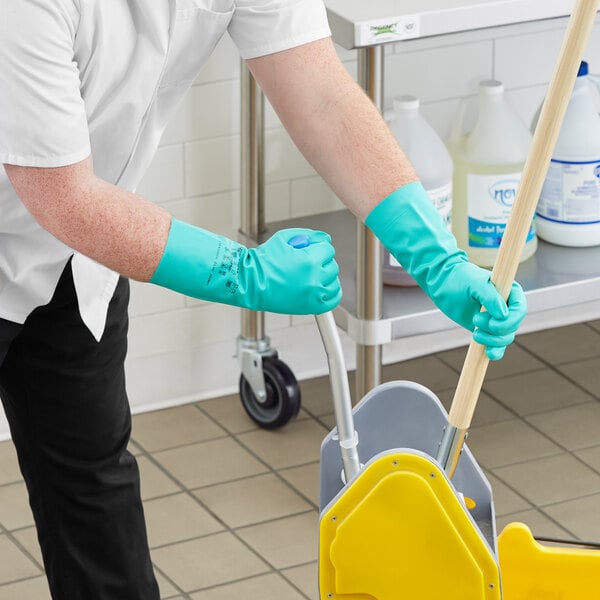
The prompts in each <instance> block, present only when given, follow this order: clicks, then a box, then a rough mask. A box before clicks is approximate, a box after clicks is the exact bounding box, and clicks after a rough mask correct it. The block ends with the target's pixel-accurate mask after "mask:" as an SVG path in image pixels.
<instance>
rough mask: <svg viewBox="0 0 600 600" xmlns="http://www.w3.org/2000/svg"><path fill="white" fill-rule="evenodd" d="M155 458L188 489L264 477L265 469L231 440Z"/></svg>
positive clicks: (165, 452) (169, 451) (227, 439)
mask: <svg viewBox="0 0 600 600" xmlns="http://www.w3.org/2000/svg"><path fill="white" fill-rule="evenodd" d="M154 457H155V458H156V460H157V461H158V462H159V463H160V464H161V465H162V466H163V467H164V468H166V469H167V470H168V471H169V472H170V473H171V474H173V476H174V477H175V478H176V479H177V480H178V481H181V482H182V483H183V484H184V485H185V486H186V487H188V488H196V487H200V486H204V485H212V484H215V483H223V482H225V481H230V480H232V479H240V478H242V477H247V476H249V475H257V474H259V473H264V472H265V471H267V468H266V467H265V466H264V465H262V464H261V463H260V462H259V461H258V460H256V459H255V458H254V457H253V456H252V455H251V454H250V453H249V452H247V451H246V450H244V449H243V448H242V447H241V446H240V445H239V444H237V443H236V442H235V441H234V440H233V439H231V438H222V439H218V440H211V441H209V442H202V443H200V444H192V445H190V446H184V447H183V448H176V449H174V450H166V451H164V452H157V453H156V454H155V455H154Z"/></svg>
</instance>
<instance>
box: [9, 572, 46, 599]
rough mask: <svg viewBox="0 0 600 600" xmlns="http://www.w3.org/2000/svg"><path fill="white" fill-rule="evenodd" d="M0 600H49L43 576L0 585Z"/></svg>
mask: <svg viewBox="0 0 600 600" xmlns="http://www.w3.org/2000/svg"><path fill="white" fill-rule="evenodd" d="M0 600H50V590H49V589H48V583H47V581H46V578H45V577H35V578H34V579H27V580H25V581H19V582H17V583H11V584H8V585H5V586H4V585H3V586H2V587H0Z"/></svg>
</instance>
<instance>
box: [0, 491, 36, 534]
mask: <svg viewBox="0 0 600 600" xmlns="http://www.w3.org/2000/svg"><path fill="white" fill-rule="evenodd" d="M0 523H2V525H4V527H6V529H9V530H11V529H20V528H21V527H29V526H31V525H33V515H32V514H31V509H30V508H29V499H28V497H27V490H26V489H25V484H24V483H12V484H10V485H5V486H2V487H0Z"/></svg>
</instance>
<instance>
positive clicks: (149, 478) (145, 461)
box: [137, 456, 181, 500]
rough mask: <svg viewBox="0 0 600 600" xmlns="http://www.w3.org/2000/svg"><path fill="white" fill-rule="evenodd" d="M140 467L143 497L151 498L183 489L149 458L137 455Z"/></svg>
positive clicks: (145, 498)
mask: <svg viewBox="0 0 600 600" xmlns="http://www.w3.org/2000/svg"><path fill="white" fill-rule="evenodd" d="M137 461H138V465H139V467H140V480H141V490H142V499H143V500H149V499H151V498H157V497H159V496H166V495H168V494H174V493H175V492H179V491H181V488H180V487H179V486H178V485H177V484H176V483H175V482H174V481H173V480H172V479H171V478H170V477H169V476H168V475H166V474H165V473H164V472H163V471H162V470H161V469H160V468H159V467H157V466H156V465H155V464H154V463H153V462H152V461H151V460H150V459H149V458H147V457H145V456H138V457H137Z"/></svg>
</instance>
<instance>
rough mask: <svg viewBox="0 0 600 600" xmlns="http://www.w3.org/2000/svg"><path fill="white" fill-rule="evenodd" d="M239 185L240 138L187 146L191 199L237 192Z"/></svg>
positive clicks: (186, 173) (186, 169) (187, 173)
mask: <svg viewBox="0 0 600 600" xmlns="http://www.w3.org/2000/svg"><path fill="white" fill-rule="evenodd" d="M281 178H283V175H282V176H281ZM239 182H240V138H239V136H230V137H222V138H212V139H208V140H201V141H198V142H191V143H189V144H186V146H185V186H186V187H185V190H186V194H187V195H188V196H200V195H203V194H210V193H215V192H224V191H227V190H233V189H237V188H239V185H240V183H239Z"/></svg>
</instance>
